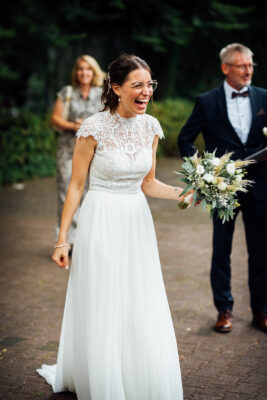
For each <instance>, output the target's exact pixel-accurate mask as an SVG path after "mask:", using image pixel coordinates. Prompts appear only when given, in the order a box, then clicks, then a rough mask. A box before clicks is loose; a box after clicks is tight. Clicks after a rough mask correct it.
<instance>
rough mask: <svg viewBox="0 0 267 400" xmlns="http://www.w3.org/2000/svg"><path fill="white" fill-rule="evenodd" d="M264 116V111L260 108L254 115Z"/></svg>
mask: <svg viewBox="0 0 267 400" xmlns="http://www.w3.org/2000/svg"><path fill="white" fill-rule="evenodd" d="M265 114H266V111H265V110H264V108H261V109H260V110H259V111H258V112H257V114H256V115H259V116H260V115H265Z"/></svg>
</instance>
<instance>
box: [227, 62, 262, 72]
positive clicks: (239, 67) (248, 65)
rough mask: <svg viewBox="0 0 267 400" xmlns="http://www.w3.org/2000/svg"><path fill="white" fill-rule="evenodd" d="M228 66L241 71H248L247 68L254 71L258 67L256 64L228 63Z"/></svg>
mask: <svg viewBox="0 0 267 400" xmlns="http://www.w3.org/2000/svg"><path fill="white" fill-rule="evenodd" d="M226 64H227V65H230V66H231V67H235V68H238V69H239V70H240V71H246V69H247V68H248V69H250V70H252V69H253V68H254V67H256V66H257V64H254V63H253V64H241V65H237V64H229V63H226Z"/></svg>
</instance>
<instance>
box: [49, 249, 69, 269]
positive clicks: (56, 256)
mask: <svg viewBox="0 0 267 400" xmlns="http://www.w3.org/2000/svg"><path fill="white" fill-rule="evenodd" d="M52 260H53V261H54V262H55V263H56V264H57V265H58V266H59V267H60V268H65V269H69V246H65V247H60V248H56V249H55V251H54V253H53V255H52Z"/></svg>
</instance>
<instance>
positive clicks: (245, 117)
mask: <svg viewBox="0 0 267 400" xmlns="http://www.w3.org/2000/svg"><path fill="white" fill-rule="evenodd" d="M223 86H224V91H225V96H226V106H227V113H228V118H229V120H230V122H231V124H232V127H233V128H234V130H235V131H236V133H237V135H238V136H239V138H240V140H241V142H242V143H243V144H246V142H247V140H248V134H249V131H250V127H251V121H252V112H251V104H250V98H249V96H248V97H235V98H234V99H232V93H233V92H236V93H243V92H245V91H246V90H248V87H247V86H245V87H243V88H242V89H241V90H240V91H238V90H236V89H234V88H232V86H230V85H229V83H227V82H226V80H225V81H224V84H223Z"/></svg>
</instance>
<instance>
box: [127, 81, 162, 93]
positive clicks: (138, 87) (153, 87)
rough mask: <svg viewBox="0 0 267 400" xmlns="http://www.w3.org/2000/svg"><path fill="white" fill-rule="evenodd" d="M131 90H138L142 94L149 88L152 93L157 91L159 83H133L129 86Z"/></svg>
mask: <svg viewBox="0 0 267 400" xmlns="http://www.w3.org/2000/svg"><path fill="white" fill-rule="evenodd" d="M127 86H128V87H129V88H131V89H136V90H138V91H140V92H142V91H143V90H144V89H145V88H147V89H148V90H149V91H150V92H154V91H155V90H156V89H157V86H158V82H157V81H150V82H148V83H144V82H133V83H132V84H130V85H127Z"/></svg>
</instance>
